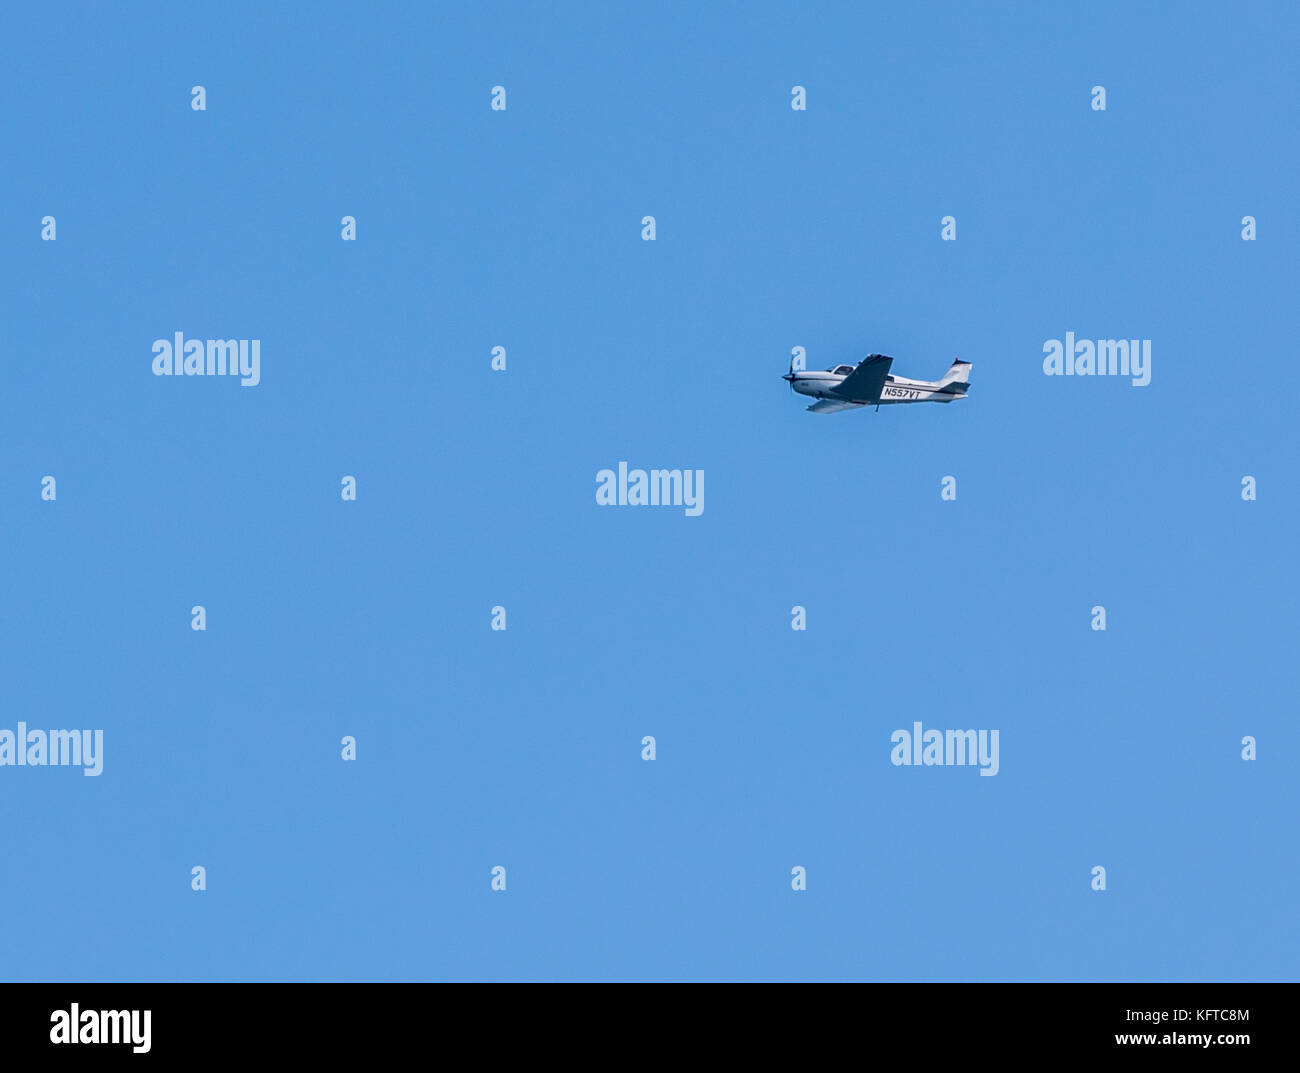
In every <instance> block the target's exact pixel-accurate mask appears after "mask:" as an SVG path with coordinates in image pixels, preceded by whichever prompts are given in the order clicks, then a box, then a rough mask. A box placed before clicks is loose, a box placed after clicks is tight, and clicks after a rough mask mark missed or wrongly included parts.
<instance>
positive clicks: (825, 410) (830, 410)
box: [808, 399, 866, 414]
mask: <svg viewBox="0 0 1300 1073" xmlns="http://www.w3.org/2000/svg"><path fill="white" fill-rule="evenodd" d="M865 405H866V403H864V402H841V401H840V400H839V399H818V400H817V401H816V402H814V403H813V404H812V405H811V406H809V407H808V412H809V413H810V414H837V413H839V412H840V411H841V410H860V409H862V407H863V406H865Z"/></svg>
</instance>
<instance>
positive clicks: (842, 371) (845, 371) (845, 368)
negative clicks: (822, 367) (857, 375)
mask: <svg viewBox="0 0 1300 1073" xmlns="http://www.w3.org/2000/svg"><path fill="white" fill-rule="evenodd" d="M831 371H832V372H834V373H835V375H836V376H848V375H849V373H851V372H853V366H852V365H837V366H835V368H834V369H832V370H831Z"/></svg>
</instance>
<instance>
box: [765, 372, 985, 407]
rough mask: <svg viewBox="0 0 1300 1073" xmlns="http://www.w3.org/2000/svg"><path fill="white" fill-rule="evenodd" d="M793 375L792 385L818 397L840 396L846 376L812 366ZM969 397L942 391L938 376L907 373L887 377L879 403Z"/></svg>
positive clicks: (805, 393)
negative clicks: (909, 375)
mask: <svg viewBox="0 0 1300 1073" xmlns="http://www.w3.org/2000/svg"><path fill="white" fill-rule="evenodd" d="M790 375H791V376H793V377H794V379H793V380H791V381H790V386H791V387H792V388H794V389H795V391H797V392H798V393H799V394H800V395H808V396H810V397H812V398H814V399H834V398H838V397H839V396H837V395H835V394H834V389H835V388H837V387H839V386H840V384H842V383H843V382H844V380H845V376H844V375H842V374H840V373H834V372H829V371H825V370H813V369H810V370H803V371H800V372H797V373H791V374H790ZM965 397H966V396H965V394H964V393H963V394H954V393H952V392H947V391H940V390H939V383H938V381H935V380H909V379H908V378H907V377H905V376H892V375H891V376H887V377H885V386H884V387H883V388H881V390H880V403H879V405H881V406H890V405H893V404H894V403H899V402H952V400H953V399H964V398H965Z"/></svg>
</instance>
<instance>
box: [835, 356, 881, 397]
mask: <svg viewBox="0 0 1300 1073" xmlns="http://www.w3.org/2000/svg"><path fill="white" fill-rule="evenodd" d="M893 363H894V359H893V358H889V357H886V356H885V355H884V354H877V355H876V356H875V357H874V358H868V359H867V360H866V361H864V362H863V363H862V364H861V365H859V366H858V367H857V368H856V369H854V370H853V372H851V373H849V375H848V376H846V377H845V378H844V379H843V380H842V381H841V382H840V386H839V387H837V388H835V394H836V395H839V396H840V397H841V398H845V399H852V400H853V401H854V402H858V403H861V404H862V405H864V406H874V405H875V404H876V403H878V402H879V401H880V392H881V391H882V390H883V388H884V386H885V377H887V376H888V375H889V367H890V366H891V365H892V364H893Z"/></svg>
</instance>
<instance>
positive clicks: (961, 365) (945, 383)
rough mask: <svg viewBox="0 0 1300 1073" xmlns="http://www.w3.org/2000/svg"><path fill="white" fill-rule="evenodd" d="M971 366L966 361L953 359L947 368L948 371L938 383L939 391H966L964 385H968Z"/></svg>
mask: <svg viewBox="0 0 1300 1073" xmlns="http://www.w3.org/2000/svg"><path fill="white" fill-rule="evenodd" d="M970 369H971V364H970V362H968V361H962V360H961V358H954V359H953V363H952V364H951V365H950V366H948V371H947V372H946V373H944V374H943V379H942V380H940V381H939V387H940V388H941V389H943V388H948V389H949V390H951V391H954V392H957V391H962V392H964V391H965V390H966V385H967V384H969V383H970Z"/></svg>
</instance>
